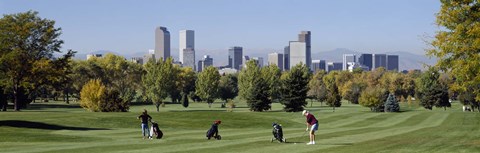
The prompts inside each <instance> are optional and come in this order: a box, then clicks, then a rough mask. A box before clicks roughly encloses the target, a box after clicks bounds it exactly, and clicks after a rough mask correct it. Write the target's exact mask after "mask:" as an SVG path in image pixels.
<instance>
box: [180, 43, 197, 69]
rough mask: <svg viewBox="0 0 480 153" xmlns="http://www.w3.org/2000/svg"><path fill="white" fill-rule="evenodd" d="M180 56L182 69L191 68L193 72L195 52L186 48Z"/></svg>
mask: <svg viewBox="0 0 480 153" xmlns="http://www.w3.org/2000/svg"><path fill="white" fill-rule="evenodd" d="M182 54H183V57H184V58H183V62H182V65H183V67H191V68H192V69H193V70H195V50H193V48H189V47H187V48H185V49H183V51H182Z"/></svg>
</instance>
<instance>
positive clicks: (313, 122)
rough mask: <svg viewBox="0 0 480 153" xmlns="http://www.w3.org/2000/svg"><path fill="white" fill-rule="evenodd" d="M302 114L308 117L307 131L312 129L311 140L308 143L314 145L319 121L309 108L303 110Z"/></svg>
mask: <svg viewBox="0 0 480 153" xmlns="http://www.w3.org/2000/svg"><path fill="white" fill-rule="evenodd" d="M302 114H303V116H305V117H307V129H306V130H305V131H308V129H310V142H309V143H307V145H313V144H315V131H317V130H318V121H317V119H316V118H315V116H313V115H312V114H310V112H308V111H307V110H303V112H302Z"/></svg>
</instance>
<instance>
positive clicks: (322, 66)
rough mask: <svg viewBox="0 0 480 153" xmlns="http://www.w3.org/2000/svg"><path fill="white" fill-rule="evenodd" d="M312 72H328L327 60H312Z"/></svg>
mask: <svg viewBox="0 0 480 153" xmlns="http://www.w3.org/2000/svg"><path fill="white" fill-rule="evenodd" d="M312 70H313V72H317V71H319V70H324V71H326V70H327V68H326V63H325V60H312Z"/></svg>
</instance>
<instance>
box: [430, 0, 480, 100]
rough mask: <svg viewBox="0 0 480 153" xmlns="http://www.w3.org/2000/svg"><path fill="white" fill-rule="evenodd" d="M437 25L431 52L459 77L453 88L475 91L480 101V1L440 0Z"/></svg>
mask: <svg viewBox="0 0 480 153" xmlns="http://www.w3.org/2000/svg"><path fill="white" fill-rule="evenodd" d="M440 2H441V8H440V11H439V12H438V14H437V21H436V23H437V25H438V26H439V27H441V28H439V29H440V30H439V31H438V32H437V33H436V35H435V39H434V40H433V41H432V42H431V45H432V48H431V49H429V50H427V55H429V56H432V57H435V58H437V59H438V60H437V64H436V66H438V67H439V68H440V70H443V71H445V72H447V73H449V74H452V75H453V77H454V78H455V83H454V84H453V86H452V87H453V88H454V89H455V90H457V91H459V92H466V91H468V92H472V93H473V94H474V95H475V99H476V101H480V87H479V86H478V85H479V84H480V62H479V61H480V54H479V51H480V43H479V42H480V22H479V20H478V19H479V18H480V2H479V1H477V0H440Z"/></svg>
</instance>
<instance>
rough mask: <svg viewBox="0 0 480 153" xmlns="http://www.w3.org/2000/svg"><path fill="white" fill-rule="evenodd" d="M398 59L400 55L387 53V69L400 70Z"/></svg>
mask: <svg viewBox="0 0 480 153" xmlns="http://www.w3.org/2000/svg"><path fill="white" fill-rule="evenodd" d="M398 61H399V58H398V55H387V70H391V71H393V70H395V71H398V70H399V67H398V65H399V64H398Z"/></svg>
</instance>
